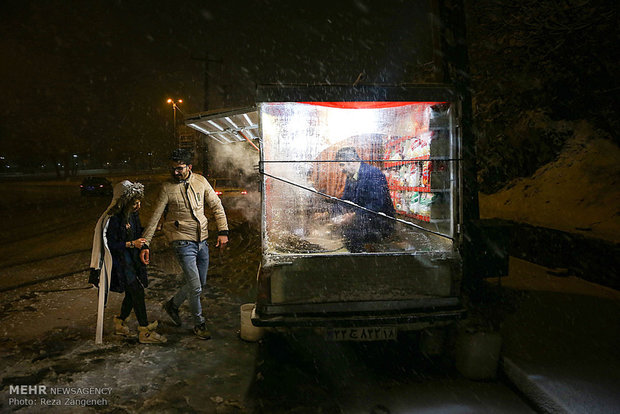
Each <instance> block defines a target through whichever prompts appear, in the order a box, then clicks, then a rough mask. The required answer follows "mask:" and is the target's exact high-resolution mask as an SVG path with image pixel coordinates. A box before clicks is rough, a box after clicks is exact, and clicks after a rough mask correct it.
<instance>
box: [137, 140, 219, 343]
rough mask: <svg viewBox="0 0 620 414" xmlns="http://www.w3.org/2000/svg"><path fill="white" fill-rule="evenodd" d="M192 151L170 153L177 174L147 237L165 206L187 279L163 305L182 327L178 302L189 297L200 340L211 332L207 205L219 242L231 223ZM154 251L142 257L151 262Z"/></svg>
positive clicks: (169, 235) (168, 231)
mask: <svg viewBox="0 0 620 414" xmlns="http://www.w3.org/2000/svg"><path fill="white" fill-rule="evenodd" d="M192 158H193V156H192V153H191V152H190V151H189V150H186V149H177V150H174V151H173V152H172V155H171V157H170V172H171V174H172V179H171V180H169V181H167V182H165V183H163V184H162V187H161V190H160V192H159V196H158V197H157V201H156V202H155V210H154V212H153V216H152V217H151V219H150V221H149V223H148V225H147V226H146V229H145V230H144V234H143V237H144V238H145V239H146V241H147V245H148V244H150V242H151V239H152V238H153V234H154V233H155V228H156V227H157V223H158V222H159V219H160V218H161V216H162V214H164V210H166V214H165V219H164V223H163V226H162V230H163V232H164V235H165V236H166V239H167V240H168V242H170V243H171V244H172V247H173V249H174V252H175V254H176V257H177V259H178V261H179V264H180V265H181V268H182V269H183V274H184V276H185V284H184V285H183V286H182V287H181V289H179V291H178V292H177V293H176V294H175V295H174V296H173V297H172V298H171V299H170V300H169V301H168V302H166V303H165V304H164V309H165V311H166V313H167V314H168V316H170V318H171V319H172V320H173V321H174V323H175V325H177V326H181V318H180V317H179V307H180V306H181V304H182V303H183V302H184V301H185V300H187V301H188V304H189V309H190V311H191V313H192V317H193V319H194V333H195V334H196V336H198V337H199V338H201V339H209V338H210V337H211V334H210V333H209V331H208V330H207V327H206V325H205V318H204V317H203V316H202V306H201V304H200V294H201V293H202V289H203V287H204V286H205V283H206V281H207V270H208V268H209V247H208V245H207V235H208V233H207V227H208V225H207V217H206V216H205V211H204V209H205V205H206V206H207V207H208V208H209V209H210V210H211V211H212V212H213V214H214V216H215V221H216V224H217V229H218V237H217V243H216V245H215V247H220V248H222V247H224V245H225V244H226V243H228V223H227V221H226V213H225V212H224V208H223V207H222V202H221V201H220V199H219V197H218V196H217V195H216V194H215V191H214V190H213V188H212V187H211V185H210V184H209V183H208V182H207V180H206V179H205V178H204V177H203V176H202V175H200V174H196V173H194V172H192ZM149 256H150V252H149V250H148V249H146V250H143V251H142V256H141V257H142V260H143V262H145V263H148V262H149V259H150V257H149Z"/></svg>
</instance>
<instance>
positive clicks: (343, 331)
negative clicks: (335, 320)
mask: <svg viewBox="0 0 620 414" xmlns="http://www.w3.org/2000/svg"><path fill="white" fill-rule="evenodd" d="M396 332H397V330H396V328H395V327H355V328H331V329H328V330H327V332H326V334H325V338H326V339H327V340H328V341H395V340H396Z"/></svg>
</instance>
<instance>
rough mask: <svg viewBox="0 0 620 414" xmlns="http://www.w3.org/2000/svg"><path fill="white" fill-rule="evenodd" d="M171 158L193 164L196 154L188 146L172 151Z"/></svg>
mask: <svg viewBox="0 0 620 414" xmlns="http://www.w3.org/2000/svg"><path fill="white" fill-rule="evenodd" d="M170 159H171V160H172V161H177V162H180V163H183V164H191V163H192V160H193V159H194V154H192V151H190V150H188V149H186V148H177V149H175V150H174V151H172V154H171V155H170Z"/></svg>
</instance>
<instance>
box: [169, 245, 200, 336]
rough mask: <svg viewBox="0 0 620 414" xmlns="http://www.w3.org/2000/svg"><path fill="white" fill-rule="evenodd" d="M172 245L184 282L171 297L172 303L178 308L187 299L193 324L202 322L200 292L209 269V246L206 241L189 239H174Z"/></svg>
mask: <svg viewBox="0 0 620 414" xmlns="http://www.w3.org/2000/svg"><path fill="white" fill-rule="evenodd" d="M172 247H173V249H174V252H175V254H176V256H177V259H178V260H179V264H180V265H181V268H182V269H183V274H184V275H185V284H184V285H183V286H182V287H181V289H179V291H178V292H177V293H176V295H174V297H173V298H172V304H173V305H174V306H175V307H176V308H178V307H179V306H181V305H182V304H183V302H185V300H186V299H187V301H188V304H189V310H190V312H191V313H192V317H193V318H194V325H200V324H202V323H204V321H205V318H204V317H203V316H202V306H201V304H200V294H201V293H202V289H203V287H204V286H205V284H206V283H207V270H208V269H209V246H208V245H207V241H206V240H205V241H202V242H200V243H198V242H195V241H190V240H176V241H173V242H172Z"/></svg>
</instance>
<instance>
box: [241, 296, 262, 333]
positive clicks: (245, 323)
mask: <svg viewBox="0 0 620 414" xmlns="http://www.w3.org/2000/svg"><path fill="white" fill-rule="evenodd" d="M255 306H256V305H254V304H253V303H246V304H244V305H241V339H243V340H245V341H250V342H256V341H258V340H259V339H261V338H262V337H263V335H264V334H265V331H264V330H263V328H259V327H258V326H254V325H252V320H251V317H252V312H254V308H255Z"/></svg>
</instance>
